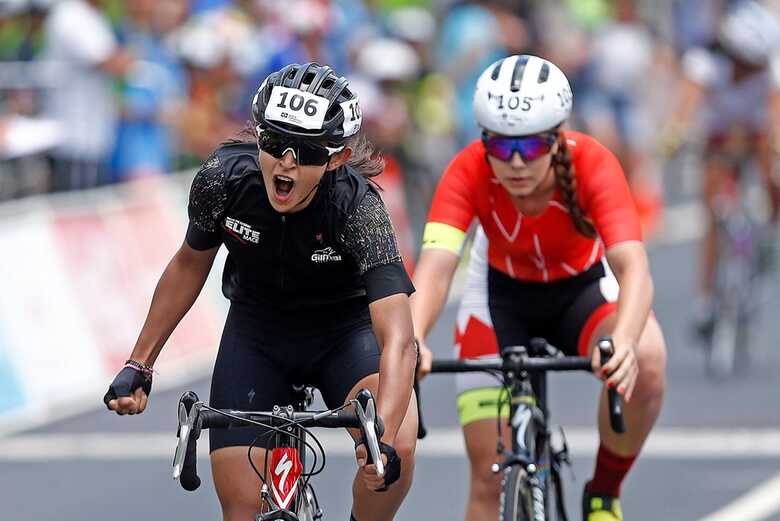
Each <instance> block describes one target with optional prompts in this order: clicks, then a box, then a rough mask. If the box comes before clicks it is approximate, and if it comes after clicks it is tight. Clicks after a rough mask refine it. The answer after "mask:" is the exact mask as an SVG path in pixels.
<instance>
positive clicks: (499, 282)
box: [488, 269, 540, 349]
mask: <svg viewBox="0 0 780 521" xmlns="http://www.w3.org/2000/svg"><path fill="white" fill-rule="evenodd" d="M520 288H522V285H521V284H519V283H518V282H517V281H515V280H513V279H511V278H510V277H509V276H508V275H505V274H503V273H501V272H499V271H497V270H494V269H490V271H489V272H488V307H489V309H490V319H491V321H492V322H493V330H494V331H495V334H496V339H497V340H498V345H499V346H500V348H502V349H503V348H505V347H509V346H517V345H528V340H529V339H530V338H531V336H532V335H533V332H531V331H530V326H531V325H532V324H533V323H538V322H539V318H540V317H538V316H529V315H539V313H538V311H539V310H538V309H537V310H536V311H537V312H535V313H530V312H531V311H533V307H534V306H536V305H539V304H540V302H539V301H536V302H532V301H531V299H526V297H525V295H524V292H523V290H522V289H520ZM534 319H536V320H534Z"/></svg>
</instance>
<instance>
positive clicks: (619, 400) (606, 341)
mask: <svg viewBox="0 0 780 521" xmlns="http://www.w3.org/2000/svg"><path fill="white" fill-rule="evenodd" d="M598 348H599V356H600V361H601V365H602V366H603V365H604V364H606V363H607V362H608V361H609V359H610V358H611V357H612V355H613V354H614V353H615V345H614V344H613V343H612V338H610V337H601V338H599V341H598ZM607 401H608V402H609V424H610V425H611V426H612V430H613V431H615V432H616V433H618V434H623V433H624V432H626V425H625V423H624V422H623V396H622V395H621V394H620V393H618V392H617V389H615V388H610V389H608V390H607Z"/></svg>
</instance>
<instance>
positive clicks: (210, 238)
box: [131, 155, 227, 365]
mask: <svg viewBox="0 0 780 521" xmlns="http://www.w3.org/2000/svg"><path fill="white" fill-rule="evenodd" d="M226 200H227V195H226V193H225V172H224V169H223V167H222V166H221V165H220V162H219V160H218V158H217V157H216V155H212V156H211V157H209V158H208V159H207V160H206V162H205V163H204V164H203V166H202V167H201V169H200V170H199V171H198V173H197V174H196V175H195V178H194V179H193V181H192V187H191V188H190V195H189V204H188V208H187V212H188V214H189V220H190V223H189V226H188V228H187V236H186V239H185V242H184V244H182V245H181V247H180V248H179V250H178V251H177V252H176V254H174V256H173V258H172V259H171V261H170V262H169V263H168V266H167V267H166V268H165V271H164V272H163V274H162V276H161V277H160V281H159V282H158V283H157V288H156V289H155V291H154V296H153V297H152V304H151V306H150V308H149V314H148V316H147V317H146V322H145V323H144V326H143V328H142V329H141V333H140V335H139V336H138V340H137V341H136V344H135V348H134V349H133V354H132V355H131V356H132V358H133V359H134V360H138V361H139V362H143V363H146V364H149V365H151V364H153V363H154V361H155V360H156V359H157V356H158V355H159V354H160V351H161V350H162V347H163V345H164V344H165V341H166V340H167V339H168V337H169V336H170V335H171V333H172V332H173V330H174V329H175V328H176V325H177V324H178V323H179V321H181V319H182V317H183V316H184V314H185V313H186V312H187V311H188V310H189V309H190V307H192V304H193V303H194V302H195V299H196V298H197V297H198V294H199V293H200V290H201V289H202V288H203V284H204V283H205V281H206V278H207V277H208V274H209V271H210V270H211V266H212V265H213V263H214V257H215V256H216V255H217V251H218V250H219V245H220V244H221V243H222V239H221V235H220V232H219V226H218V222H219V220H220V219H221V215H222V213H223V212H224V206H225V201H226Z"/></svg>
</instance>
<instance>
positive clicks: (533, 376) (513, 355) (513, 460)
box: [431, 338, 625, 521]
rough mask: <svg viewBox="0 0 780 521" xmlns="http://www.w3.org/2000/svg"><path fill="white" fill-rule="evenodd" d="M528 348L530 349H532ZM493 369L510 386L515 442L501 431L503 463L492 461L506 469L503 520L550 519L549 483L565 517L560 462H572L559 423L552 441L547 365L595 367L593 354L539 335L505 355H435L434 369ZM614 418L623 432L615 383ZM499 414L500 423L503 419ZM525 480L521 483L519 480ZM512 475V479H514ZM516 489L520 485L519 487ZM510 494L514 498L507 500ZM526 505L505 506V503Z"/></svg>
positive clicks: (602, 346)
mask: <svg viewBox="0 0 780 521" xmlns="http://www.w3.org/2000/svg"><path fill="white" fill-rule="evenodd" d="M598 347H599V350H600V352H601V363H602V364H604V363H606V361H607V360H608V359H609V356H611V354H612V351H613V346H612V341H611V339H609V338H602V339H600V340H599V345H598ZM529 351H530V352H529ZM473 371H489V372H498V371H500V372H501V374H502V379H503V382H504V386H505V388H507V389H508V391H509V404H510V410H509V428H510V429H511V434H512V436H511V439H512V447H511V450H510V451H508V452H506V451H504V447H503V442H502V441H501V436H499V437H498V439H499V441H498V453H499V454H500V455H501V456H502V457H503V460H502V461H501V462H500V463H495V464H494V465H493V466H492V471H493V472H494V473H498V472H501V471H503V472H504V480H503V482H502V490H501V502H500V505H501V512H500V516H499V519H501V520H509V519H511V520H512V521H514V520H520V519H523V521H526V519H527V521H546V520H547V519H548V517H547V510H548V508H547V507H548V497H549V493H548V492H549V488H550V487H549V485H550V481H552V488H553V489H554V490H555V493H556V504H557V510H558V515H559V518H560V519H562V520H563V521H566V520H567V516H566V510H565V507H564V502H563V484H562V482H561V479H560V469H561V466H562V465H563V464H564V463H565V464H569V455H568V446H567V444H566V438H565V436H564V435H563V430H562V429H561V438H562V446H561V447H560V448H559V449H557V450H553V449H552V448H551V446H550V437H551V433H550V430H549V426H548V417H549V413H548V410H547V404H546V401H547V380H546V372H547V371H591V363H590V359H589V358H584V357H564V356H563V355H562V353H561V352H560V351H559V350H558V349H556V348H555V347H553V346H551V345H549V344H548V343H547V342H546V341H545V340H543V339H539V338H535V339H532V340H531V341H530V342H529V348H526V347H524V346H515V347H509V348H506V349H504V350H503V351H502V360H501V361H500V362H499V361H495V360H458V361H455V360H434V361H433V364H432V370H431V372H434V373H436V372H473ZM608 396H609V413H610V423H611V425H612V428H613V430H614V431H615V432H618V433H622V432H625V427H624V425H623V417H622V414H623V402H622V397H621V396H620V395H619V394H617V392H616V391H615V389H610V390H609V392H608ZM500 422H501V420H500V419H499V429H500V425H501V423H500ZM517 480H522V483H520V484H518V483H517V482H516V481H517ZM513 481H514V482H513ZM515 489H517V490H515ZM520 492H522V493H523V494H524V496H525V497H524V498H523V500H524V501H527V502H528V503H529V504H524V503H521V502H520V501H518V500H517V498H509V497H507V495H508V494H515V493H520ZM510 499H511V500H512V502H510V501H508V500H510ZM507 505H511V506H510V510H511V509H512V508H514V509H517V508H518V507H519V508H522V511H523V513H522V514H518V512H517V510H513V511H512V512H507V511H506V506H507Z"/></svg>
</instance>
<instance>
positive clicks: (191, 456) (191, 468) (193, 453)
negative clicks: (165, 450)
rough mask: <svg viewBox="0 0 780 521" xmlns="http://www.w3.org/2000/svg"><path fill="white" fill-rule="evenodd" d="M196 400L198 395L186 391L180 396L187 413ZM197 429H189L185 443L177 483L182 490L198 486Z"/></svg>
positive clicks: (189, 489)
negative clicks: (185, 446) (185, 448)
mask: <svg viewBox="0 0 780 521" xmlns="http://www.w3.org/2000/svg"><path fill="white" fill-rule="evenodd" d="M197 400H198V396H197V395H196V394H195V393H193V392H191V391H187V392H186V393H184V394H183V395H182V397H181V400H180V401H181V402H182V403H183V404H184V407H185V408H186V410H187V414H190V411H191V410H192V405H193V404H194V403H195V402H196V401H197ZM196 430H197V422H196V425H195V426H193V429H192V430H191V431H190V433H189V436H190V441H189V442H188V443H187V452H186V453H185V455H184V462H183V463H182V469H181V476H180V477H179V483H181V486H182V488H184V490H188V491H190V492H191V491H193V490H196V489H197V488H198V487H199V486H200V478H199V477H198V437H197V436H196V435H195V433H196Z"/></svg>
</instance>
